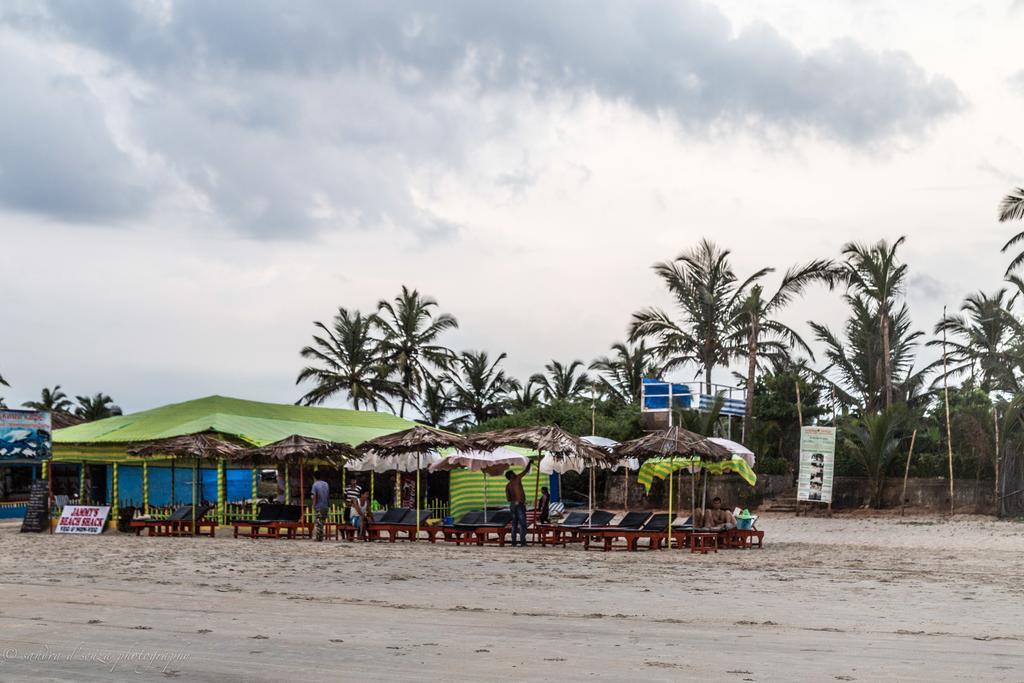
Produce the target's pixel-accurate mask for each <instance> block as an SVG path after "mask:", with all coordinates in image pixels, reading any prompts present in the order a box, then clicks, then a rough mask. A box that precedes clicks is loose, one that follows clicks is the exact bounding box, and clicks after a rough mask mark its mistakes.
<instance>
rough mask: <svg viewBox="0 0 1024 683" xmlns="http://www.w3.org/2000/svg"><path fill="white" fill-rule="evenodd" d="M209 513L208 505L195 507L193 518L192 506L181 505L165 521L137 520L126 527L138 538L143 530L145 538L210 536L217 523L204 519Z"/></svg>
mask: <svg viewBox="0 0 1024 683" xmlns="http://www.w3.org/2000/svg"><path fill="white" fill-rule="evenodd" d="M209 511H210V506H209V505H199V506H197V507H196V511H195V516H194V518H193V514H192V506H191V505H182V506H180V507H177V508H175V509H174V511H173V512H172V513H171V514H170V515H168V516H167V518H166V519H139V520H132V521H131V522H130V523H129V525H128V527H129V529H131V530H133V531H134V532H135V535H136V536H138V535H140V534H141V533H142V531H143V530H145V531H146V532H147V533H146V535H147V536H193V535H194V536H210V537H213V536H214V535H215V534H216V532H217V522H216V520H212V519H205V517H206V513H207V512H209ZM193 519H194V520H195V533H193V529H192V522H193Z"/></svg>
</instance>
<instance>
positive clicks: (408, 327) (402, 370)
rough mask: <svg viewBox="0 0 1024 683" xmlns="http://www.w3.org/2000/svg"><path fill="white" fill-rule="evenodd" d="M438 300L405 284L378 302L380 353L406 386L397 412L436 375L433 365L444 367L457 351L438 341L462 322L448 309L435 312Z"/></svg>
mask: <svg viewBox="0 0 1024 683" xmlns="http://www.w3.org/2000/svg"><path fill="white" fill-rule="evenodd" d="M436 306H437V301H435V300H434V299H431V298H430V297H425V296H422V295H421V294H420V293H419V292H418V291H417V290H415V289H413V290H410V289H409V288H408V287H406V286H405V285H402V292H401V293H400V294H399V295H398V296H396V297H395V299H394V301H384V300H382V301H380V302H378V303H377V316H376V318H374V324H375V325H376V327H377V329H378V330H379V332H380V334H381V341H380V353H381V355H382V356H383V358H384V361H385V362H386V363H387V364H388V366H389V367H390V368H391V369H392V371H393V372H394V373H395V374H396V375H397V376H398V378H399V379H398V383H399V384H400V385H401V386H402V388H403V389H404V390H405V391H404V392H403V394H402V395H401V397H400V399H399V409H398V414H399V415H400V416H401V417H405V404H406V402H407V401H412V400H414V399H415V397H416V396H418V395H419V392H420V390H421V389H422V387H423V382H424V380H425V379H426V380H429V379H433V375H432V374H431V372H430V371H431V368H434V369H439V370H444V369H446V368H447V367H448V366H449V365H450V364H451V361H452V359H453V358H454V357H455V354H454V353H453V352H452V351H451V349H448V348H446V347H444V346H441V345H439V344H437V343H436V342H437V338H438V337H439V336H440V335H441V333H442V332H444V331H445V330H448V329H454V328H457V327H458V326H459V323H458V321H457V320H456V319H455V318H453V317H452V316H450V315H448V314H447V313H441V314H439V315H437V316H436V317H435V316H434V313H433V311H432V310H431V309H433V308H435V307H436Z"/></svg>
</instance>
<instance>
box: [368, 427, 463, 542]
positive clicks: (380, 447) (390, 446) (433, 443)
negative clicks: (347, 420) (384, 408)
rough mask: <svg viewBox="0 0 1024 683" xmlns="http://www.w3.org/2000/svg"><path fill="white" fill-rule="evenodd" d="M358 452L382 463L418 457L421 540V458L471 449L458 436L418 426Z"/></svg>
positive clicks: (417, 481) (417, 476)
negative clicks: (408, 454)
mask: <svg viewBox="0 0 1024 683" xmlns="http://www.w3.org/2000/svg"><path fill="white" fill-rule="evenodd" d="M357 448H358V450H359V451H360V452H361V453H364V454H369V455H372V456H374V457H376V458H378V459H387V458H398V457H399V456H402V455H405V454H407V453H415V454H416V460H417V468H416V537H417V538H418V537H419V535H420V521H419V520H420V469H421V468H420V467H419V465H420V456H422V455H423V454H424V453H429V452H431V451H437V450H440V449H444V448H454V449H456V450H459V451H465V450H469V445H468V444H467V443H466V440H465V439H464V438H462V437H461V436H459V435H458V434H452V433H451V432H446V431H444V430H441V429H435V428H433V427H424V426H422V425H416V426H415V427H410V428H409V429H405V430H402V431H400V432H395V433H393V434H386V435H385V436H379V437H377V438H376V439H370V440H369V441H364V442H363V443H361V444H359V446H358V447H357Z"/></svg>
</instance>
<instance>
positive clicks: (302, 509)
mask: <svg viewBox="0 0 1024 683" xmlns="http://www.w3.org/2000/svg"><path fill="white" fill-rule="evenodd" d="M299 519H301V520H302V523H303V524H305V523H306V467H305V463H304V462H303V461H302V460H299Z"/></svg>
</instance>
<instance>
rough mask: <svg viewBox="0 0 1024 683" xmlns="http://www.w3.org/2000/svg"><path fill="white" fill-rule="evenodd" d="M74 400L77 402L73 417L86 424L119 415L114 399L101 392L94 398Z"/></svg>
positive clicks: (82, 397)
mask: <svg viewBox="0 0 1024 683" xmlns="http://www.w3.org/2000/svg"><path fill="white" fill-rule="evenodd" d="M75 398H76V399H77V400H78V407H76V408H75V415H77V416H78V417H80V418H82V419H83V420H85V421H86V422H92V421H94V420H102V419H104V418H107V417H114V416H115V415H120V414H121V408H120V407H118V406H116V405H114V399H112V398H111V397H109V396H107V395H106V394H104V393H103V392H102V391H101V392H100V393H98V394H96V395H95V396H75Z"/></svg>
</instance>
